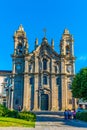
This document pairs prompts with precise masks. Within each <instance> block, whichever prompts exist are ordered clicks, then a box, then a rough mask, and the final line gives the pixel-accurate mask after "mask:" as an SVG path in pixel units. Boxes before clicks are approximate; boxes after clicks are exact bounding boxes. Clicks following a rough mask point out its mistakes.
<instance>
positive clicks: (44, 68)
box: [43, 59, 47, 70]
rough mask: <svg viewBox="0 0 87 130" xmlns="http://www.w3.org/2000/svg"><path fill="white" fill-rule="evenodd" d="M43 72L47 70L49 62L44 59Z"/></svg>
mask: <svg viewBox="0 0 87 130" xmlns="http://www.w3.org/2000/svg"><path fill="white" fill-rule="evenodd" d="M43 70H47V60H46V59H43Z"/></svg>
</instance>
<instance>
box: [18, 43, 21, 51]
mask: <svg viewBox="0 0 87 130" xmlns="http://www.w3.org/2000/svg"><path fill="white" fill-rule="evenodd" d="M18 52H19V53H22V44H19V45H18Z"/></svg>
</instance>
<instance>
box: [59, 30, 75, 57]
mask: <svg viewBox="0 0 87 130" xmlns="http://www.w3.org/2000/svg"><path fill="white" fill-rule="evenodd" d="M73 43H74V40H73V37H72V35H71V34H70V33H69V30H67V29H65V30H64V33H63V35H62V39H61V41H60V54H61V55H66V56H74V48H73Z"/></svg>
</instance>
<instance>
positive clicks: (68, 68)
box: [67, 65, 71, 73]
mask: <svg viewBox="0 0 87 130" xmlns="http://www.w3.org/2000/svg"><path fill="white" fill-rule="evenodd" d="M67 72H68V73H70V72H71V66H70V65H69V66H67Z"/></svg>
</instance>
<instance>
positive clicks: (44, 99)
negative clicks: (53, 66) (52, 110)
mask: <svg viewBox="0 0 87 130" xmlns="http://www.w3.org/2000/svg"><path fill="white" fill-rule="evenodd" d="M41 110H48V94H41Z"/></svg>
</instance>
